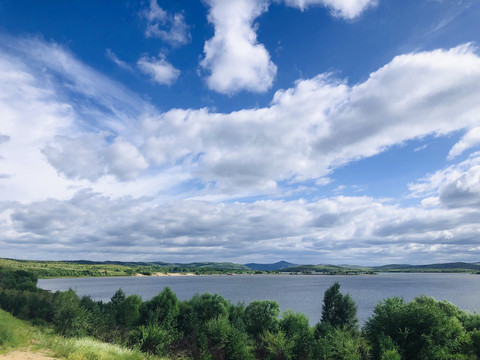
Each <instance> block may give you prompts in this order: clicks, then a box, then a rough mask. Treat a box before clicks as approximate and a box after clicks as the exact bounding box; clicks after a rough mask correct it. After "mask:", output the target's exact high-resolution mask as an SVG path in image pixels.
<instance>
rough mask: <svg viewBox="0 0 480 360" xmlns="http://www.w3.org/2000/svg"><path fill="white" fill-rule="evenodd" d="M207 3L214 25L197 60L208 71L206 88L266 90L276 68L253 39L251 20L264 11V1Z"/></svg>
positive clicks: (212, 0) (210, 0) (215, 0)
mask: <svg viewBox="0 0 480 360" xmlns="http://www.w3.org/2000/svg"><path fill="white" fill-rule="evenodd" d="M208 4H209V6H210V11H209V14H208V21H209V22H211V23H212V24H213V25H214V27H215V34H214V36H213V38H211V39H210V40H208V41H207V42H206V43H205V47H204V52H205V57H204V58H203V60H202V61H201V63H200V66H201V67H202V68H203V69H204V70H206V71H207V72H209V75H208V77H207V85H208V87H209V88H210V89H212V90H215V91H217V92H220V93H223V94H235V93H237V92H239V91H242V90H247V91H253V92H265V91H267V90H268V89H269V88H270V87H271V86H272V83H273V80H274V78H275V75H276V73H277V67H276V66H275V64H274V63H273V62H272V61H271V60H270V55H269V53H268V51H267V50H266V49H265V47H264V46H263V45H262V44H259V43H258V42H257V35H256V33H255V30H256V29H255V26H254V21H255V19H256V18H257V17H258V16H260V15H261V14H262V13H263V12H265V11H267V8H268V3H267V2H266V1H256V0H238V1H234V2H233V1H222V0H208Z"/></svg>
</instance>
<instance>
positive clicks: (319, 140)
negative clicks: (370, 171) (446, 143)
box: [143, 46, 480, 192]
mask: <svg viewBox="0 0 480 360" xmlns="http://www.w3.org/2000/svg"><path fill="white" fill-rule="evenodd" d="M479 84H480V58H479V57H478V56H477V55H476V54H475V51H474V49H473V48H471V47H469V46H460V47H456V48H453V49H450V50H435V51H430V52H420V53H411V54H406V55H401V56H397V57H396V58H394V59H393V60H392V61H391V62H390V63H388V64H386V65H385V66H384V67H382V68H381V69H379V70H377V71H376V72H374V73H372V74H371V75H370V77H369V79H367V80H366V81H365V82H363V83H360V84H357V85H354V86H349V85H347V84H346V83H345V82H341V81H338V80H336V79H334V78H332V76H329V75H319V76H317V77H315V78H312V79H308V80H300V81H298V82H297V83H296V85H295V87H294V88H291V89H287V90H280V91H277V93H276V94H275V96H274V98H273V101H272V104H271V106H270V107H267V108H260V109H251V110H240V111H236V112H232V113H229V114H218V113H211V112H209V111H208V110H207V109H203V110H179V109H176V110H171V111H168V112H166V113H163V114H160V115H159V116H153V117H149V118H146V119H145V120H144V122H143V133H144V134H145V135H144V137H145V139H146V140H145V144H146V145H145V147H144V151H145V156H146V158H148V159H151V161H152V162H157V163H159V164H168V163H176V162H178V161H182V162H183V163H184V164H185V166H186V169H189V170H188V171H194V174H195V175H196V176H198V177H200V178H201V179H202V180H203V181H204V182H207V183H208V182H215V184H216V185H217V188H218V189H223V190H224V191H231V190H232V191H233V189H235V191H238V189H245V188H250V189H256V190H257V191H260V192H262V191H266V192H269V191H272V189H274V188H275V183H276V182H278V181H285V180H288V181H301V180H308V179H316V178H319V177H324V176H326V175H328V174H330V173H331V172H332V171H333V170H334V169H336V168H338V167H340V166H342V165H345V164H347V163H349V162H352V161H356V160H358V159H362V158H366V157H369V156H373V155H375V154H378V153H380V152H382V151H385V150H386V149H388V148H389V147H391V146H394V145H397V144H402V143H404V142H406V141H409V140H413V139H419V138H422V137H425V136H427V135H432V134H433V135H435V136H442V135H446V134H450V133H452V132H454V131H458V130H461V129H468V128H470V127H475V126H476V125H477V124H478V122H479V118H478V113H480V103H479V102H478V93H480V85H479ZM293 119H294V121H293ZM179 138H181V139H182V141H177V140H178V139H179ZM192 159H195V160H197V159H198V162H195V163H194V166H191V161H192Z"/></svg>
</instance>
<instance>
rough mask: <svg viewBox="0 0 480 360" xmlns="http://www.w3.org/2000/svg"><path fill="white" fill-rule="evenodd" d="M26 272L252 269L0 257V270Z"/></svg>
mask: <svg viewBox="0 0 480 360" xmlns="http://www.w3.org/2000/svg"><path fill="white" fill-rule="evenodd" d="M2 269H4V270H26V271H31V272H33V273H34V274H35V275H36V276H37V277H38V278H56V277H99V276H133V275H136V274H141V275H152V274H157V273H165V274H166V273H180V274H181V273H193V274H197V275H203V274H231V273H235V274H243V273H252V272H253V270H251V269H249V268H247V267H246V266H244V265H239V264H234V263H228V262H225V263H215V262H197V263H189V264H178V263H165V262H122V261H103V262H96V261H88V260H78V261H35V260H14V259H2V258H0V270H2Z"/></svg>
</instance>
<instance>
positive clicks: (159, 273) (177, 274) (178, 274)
mask: <svg viewBox="0 0 480 360" xmlns="http://www.w3.org/2000/svg"><path fill="white" fill-rule="evenodd" d="M135 276H197V274H194V273H162V272H157V273H153V274H152V275H143V274H138V273H137V274H135Z"/></svg>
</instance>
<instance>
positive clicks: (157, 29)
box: [140, 0, 191, 47]
mask: <svg viewBox="0 0 480 360" xmlns="http://www.w3.org/2000/svg"><path fill="white" fill-rule="evenodd" d="M140 15H141V16H142V17H144V18H145V19H146V20H147V28H146V30H145V36H147V37H155V38H160V39H162V40H163V41H165V42H166V43H168V44H170V45H171V46H175V47H176V46H181V45H185V44H187V43H188V42H189V41H190V37H191V36H190V32H189V30H188V29H189V26H188V25H187V24H186V22H185V17H184V16H183V14H181V13H175V14H169V13H168V12H167V11H165V10H163V9H162V8H161V7H160V6H159V5H158V3H157V0H150V6H149V8H148V9H144V10H142V11H141V12H140Z"/></svg>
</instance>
